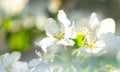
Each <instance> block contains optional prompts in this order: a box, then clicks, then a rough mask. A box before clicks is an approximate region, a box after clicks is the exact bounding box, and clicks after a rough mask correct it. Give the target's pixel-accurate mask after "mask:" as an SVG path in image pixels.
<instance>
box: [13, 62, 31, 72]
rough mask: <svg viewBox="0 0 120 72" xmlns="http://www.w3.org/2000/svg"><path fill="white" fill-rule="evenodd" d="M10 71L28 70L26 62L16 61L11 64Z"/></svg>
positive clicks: (24, 71)
mask: <svg viewBox="0 0 120 72" xmlns="http://www.w3.org/2000/svg"><path fill="white" fill-rule="evenodd" d="M12 67H13V68H12V69H11V72H29V71H28V64H27V63H26V62H16V63H14V64H12Z"/></svg>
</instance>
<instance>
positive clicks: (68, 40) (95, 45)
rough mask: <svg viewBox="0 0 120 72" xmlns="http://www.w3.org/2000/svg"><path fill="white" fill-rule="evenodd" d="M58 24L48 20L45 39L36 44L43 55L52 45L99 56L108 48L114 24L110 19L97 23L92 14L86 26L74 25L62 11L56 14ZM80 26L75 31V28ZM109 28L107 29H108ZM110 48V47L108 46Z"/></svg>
mask: <svg viewBox="0 0 120 72" xmlns="http://www.w3.org/2000/svg"><path fill="white" fill-rule="evenodd" d="M57 16H58V20H59V22H60V24H59V23H58V24H57V22H56V21H55V20H54V19H52V18H49V19H48V21H47V23H46V26H45V31H46V35H47V37H46V38H43V39H42V40H41V41H39V42H36V44H37V45H38V46H40V47H41V48H42V50H43V52H44V53H47V50H48V49H49V47H51V46H53V45H63V46H72V47H73V48H74V49H77V50H79V51H83V52H86V53H90V54H99V53H101V52H104V51H105V49H106V48H108V46H109V45H108V43H107V42H106V41H108V40H109V39H108V38H109V37H111V35H112V36H114V38H116V39H117V37H116V36H115V35H114V33H115V22H114V20H113V19H112V18H107V19H104V20H102V21H99V20H98V18H97V15H96V14H95V13H92V14H91V16H90V20H89V22H88V23H87V24H81V23H80V24H81V25H79V23H75V22H74V21H72V22H71V21H70V20H69V19H68V18H67V15H66V14H65V12H64V11H63V10H60V11H59V12H58V15H57ZM77 25H78V26H80V27H79V29H76V28H75V27H76V26H77ZM108 26H109V27H108ZM109 47H110V46H109Z"/></svg>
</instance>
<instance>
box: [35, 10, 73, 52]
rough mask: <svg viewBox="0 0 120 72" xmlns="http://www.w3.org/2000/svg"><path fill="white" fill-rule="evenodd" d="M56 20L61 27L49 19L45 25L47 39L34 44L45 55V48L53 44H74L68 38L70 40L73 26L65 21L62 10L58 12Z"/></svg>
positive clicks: (65, 17)
mask: <svg viewBox="0 0 120 72" xmlns="http://www.w3.org/2000/svg"><path fill="white" fill-rule="evenodd" d="M58 20H59V21H60V22H61V23H62V24H61V27H60V26H59V25H57V23H56V21H55V20H53V19H52V18H49V19H48V21H47V23H46V25H45V30H46V35H47V36H48V37H46V38H44V39H42V40H41V41H40V42H38V43H37V42H36V44H37V45H39V46H40V47H41V48H42V50H43V52H45V53H46V52H47V48H48V47H50V46H52V45H53V44H62V45H66V46H73V44H74V42H73V41H72V40H70V38H72V29H73V27H74V24H73V23H71V22H70V21H69V20H68V19H67V16H66V14H65V13H64V11H63V10H60V11H59V13H58ZM62 29H63V30H62Z"/></svg>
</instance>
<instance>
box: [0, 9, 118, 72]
mask: <svg viewBox="0 0 120 72" xmlns="http://www.w3.org/2000/svg"><path fill="white" fill-rule="evenodd" d="M57 17H58V21H55V20H54V19H52V18H49V19H48V20H47V22H46V25H45V31H46V36H47V37H45V38H43V39H42V40H41V41H39V42H35V44H37V45H38V46H40V47H41V49H42V52H39V51H35V52H36V54H37V55H38V56H39V57H40V58H39V59H33V60H31V61H30V62H29V63H26V62H21V61H19V58H20V53H19V52H13V53H11V54H8V53H6V54H3V55H1V56H0V72H48V71H49V72H51V71H53V72H84V71H85V72H88V71H89V69H90V67H91V66H88V65H86V63H87V62H88V63H89V61H91V60H92V59H91V58H89V57H90V56H91V55H98V56H99V55H102V54H103V53H107V52H112V51H113V50H117V46H118V45H119V43H120V41H119V38H120V37H117V36H115V34H114V33H115V22H114V20H113V19H112V18H107V19H104V20H102V21H99V20H98V18H97V15H96V14H95V13H92V14H91V16H90V20H89V21H88V22H86V23H85V24H81V23H75V22H74V21H70V20H69V19H68V18H67V15H66V13H65V12H64V11H63V10H60V11H59V12H58V15H57ZM78 26H79V27H78ZM76 27H77V28H76ZM112 40H114V42H113V41H112ZM115 48H116V49H115ZM75 55H77V56H75ZM86 55H88V57H86ZM89 55H90V56H89ZM55 57H57V58H58V61H59V59H61V60H62V61H63V64H58V65H52V66H49V65H48V64H49V63H51V62H56V61H55V60H57V58H55ZM93 58H94V57H93ZM96 59H97V58H96ZM87 60H89V61H87ZM92 61H93V60H92ZM98 61H99V60H98ZM60 63H61V61H60ZM56 64H57V63H56ZM83 64H84V65H83ZM75 65H77V66H75ZM44 66H45V67H44ZM106 66H107V65H104V64H103V67H102V68H98V69H105V67H106ZM85 67H86V68H85ZM98 67H99V66H98ZM109 67H110V66H109ZM46 68H47V69H46ZM82 68H84V69H83V70H82ZM64 69H65V70H64ZM41 70H42V71H41ZM92 71H93V70H92ZM94 71H95V72H98V71H97V70H94ZM102 71H103V70H102ZM103 72H106V70H104V71H103Z"/></svg>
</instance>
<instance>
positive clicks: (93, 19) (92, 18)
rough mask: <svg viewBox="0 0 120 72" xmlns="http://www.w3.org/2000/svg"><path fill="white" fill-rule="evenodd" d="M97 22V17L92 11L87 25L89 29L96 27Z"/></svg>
mask: <svg viewBox="0 0 120 72" xmlns="http://www.w3.org/2000/svg"><path fill="white" fill-rule="evenodd" d="M98 23H99V20H98V18H97V15H96V13H92V14H91V16H90V21H89V23H88V24H89V26H90V28H91V29H94V28H96V26H97V24H98Z"/></svg>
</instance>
